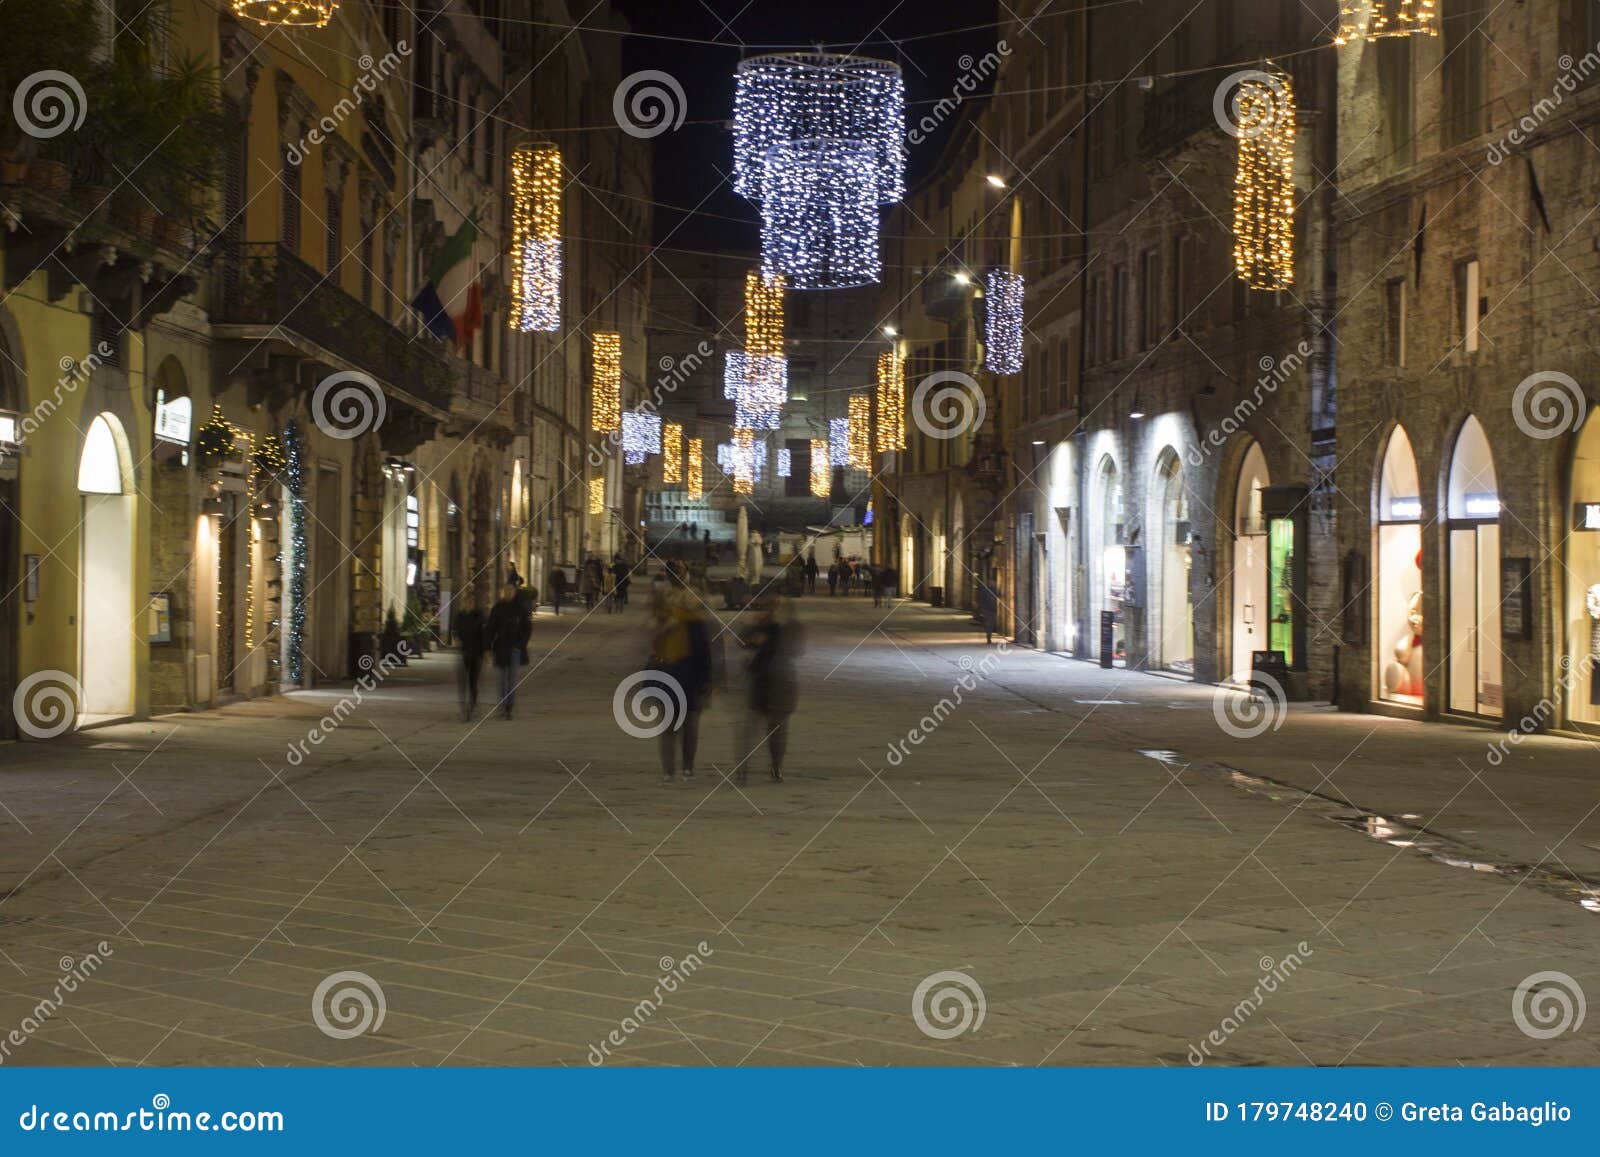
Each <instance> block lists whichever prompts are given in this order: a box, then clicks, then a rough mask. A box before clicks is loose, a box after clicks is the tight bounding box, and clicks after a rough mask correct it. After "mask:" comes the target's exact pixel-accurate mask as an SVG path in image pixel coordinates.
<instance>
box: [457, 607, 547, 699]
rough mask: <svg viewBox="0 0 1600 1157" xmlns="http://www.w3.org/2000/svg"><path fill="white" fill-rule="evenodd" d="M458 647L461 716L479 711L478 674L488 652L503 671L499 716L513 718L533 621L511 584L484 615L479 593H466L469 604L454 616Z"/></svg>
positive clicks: (496, 667)
mask: <svg viewBox="0 0 1600 1157" xmlns="http://www.w3.org/2000/svg"><path fill="white" fill-rule="evenodd" d="M455 635H456V646H457V647H459V648H460V649H461V718H462V719H463V720H467V719H471V718H472V716H473V715H474V713H476V712H477V710H478V673H479V672H480V671H481V670H482V669H483V656H484V654H485V653H489V654H492V655H493V656H494V666H495V670H496V671H498V672H499V673H500V699H499V708H500V717H501V718H502V719H510V718H511V709H512V707H513V706H514V705H515V704H516V699H517V669H518V668H519V667H521V666H522V665H523V664H525V663H527V661H528V640H529V639H530V638H531V637H532V636H533V620H532V619H531V618H529V617H528V610H527V607H526V606H524V604H523V600H522V598H521V596H520V594H519V592H518V590H517V587H516V586H515V585H513V584H512V583H507V584H506V585H505V586H503V587H501V588H500V601H499V602H497V603H495V605H494V606H493V607H491V608H490V610H489V613H488V614H487V615H485V614H484V613H483V612H482V611H480V610H479V609H478V597H477V595H468V596H467V605H466V609H464V610H463V611H462V612H461V613H460V614H458V615H456V617H455Z"/></svg>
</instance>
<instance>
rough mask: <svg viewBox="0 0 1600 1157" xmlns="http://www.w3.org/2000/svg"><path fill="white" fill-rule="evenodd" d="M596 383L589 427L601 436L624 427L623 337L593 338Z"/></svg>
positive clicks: (614, 334)
mask: <svg viewBox="0 0 1600 1157" xmlns="http://www.w3.org/2000/svg"><path fill="white" fill-rule="evenodd" d="M590 340H591V342H592V343H593V344H592V350H593V359H592V360H593V365H594V383H593V386H592V390H593V396H592V400H591V403H590V405H591V413H592V416H593V420H592V421H591V422H590V426H591V427H592V428H593V429H594V430H595V431H596V432H597V433H601V434H611V433H614V432H615V431H616V429H617V427H618V426H620V425H621V424H622V335H621V334H620V333H597V334H595V335H594V336H593V337H592V338H591V339H590Z"/></svg>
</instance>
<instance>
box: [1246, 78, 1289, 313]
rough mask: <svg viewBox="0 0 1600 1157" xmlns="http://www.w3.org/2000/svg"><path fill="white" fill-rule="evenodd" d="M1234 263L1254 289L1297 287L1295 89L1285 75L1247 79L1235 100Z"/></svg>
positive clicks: (1247, 283)
mask: <svg viewBox="0 0 1600 1157" xmlns="http://www.w3.org/2000/svg"><path fill="white" fill-rule="evenodd" d="M1233 107H1234V112H1235V114H1236V116H1237V119H1238V135H1239V160H1238V169H1237V170H1236V171H1235V173H1234V182H1233V264H1234V269H1235V270H1236V271H1237V272H1238V274H1239V277H1240V279H1241V280H1243V281H1244V283H1245V284H1246V285H1248V286H1249V287H1250V288H1251V289H1284V288H1287V287H1288V286H1289V285H1292V284H1293V283H1294V117H1295V109H1294V88H1293V86H1292V84H1291V83H1290V81H1289V77H1288V75H1287V74H1286V73H1282V72H1273V73H1269V74H1264V75H1262V76H1261V77H1259V78H1254V77H1252V78H1247V79H1245V80H1244V81H1242V82H1241V83H1240V85H1239V88H1238V91H1237V94H1236V95H1235V97H1234V102H1233Z"/></svg>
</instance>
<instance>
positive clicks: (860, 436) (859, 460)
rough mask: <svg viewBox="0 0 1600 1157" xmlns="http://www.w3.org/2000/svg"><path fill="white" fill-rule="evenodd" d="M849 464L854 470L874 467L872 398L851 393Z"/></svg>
mask: <svg viewBox="0 0 1600 1157" xmlns="http://www.w3.org/2000/svg"><path fill="white" fill-rule="evenodd" d="M849 422H850V427H849V429H850V434H849V441H848V446H849V451H848V455H847V457H848V465H849V467H850V469H852V470H871V469H872V399H871V398H870V397H868V396H867V395H866V394H851V395H850V419H849Z"/></svg>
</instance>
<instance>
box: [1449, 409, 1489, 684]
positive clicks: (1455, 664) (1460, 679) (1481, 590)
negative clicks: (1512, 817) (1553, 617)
mask: <svg viewBox="0 0 1600 1157" xmlns="http://www.w3.org/2000/svg"><path fill="white" fill-rule="evenodd" d="M1446 515H1447V518H1448V528H1449V530H1448V533H1449V539H1448V562H1447V565H1448V570H1447V572H1446V573H1447V576H1448V578H1447V586H1446V593H1447V599H1446V606H1447V610H1446V615H1447V616H1448V619H1449V629H1450V635H1449V638H1450V651H1449V674H1448V682H1449V706H1450V710H1452V711H1460V712H1466V713H1469V714H1473V715H1499V714H1500V713H1501V708H1502V688H1501V664H1502V660H1501V654H1500V629H1501V622H1500V487H1499V483H1498V481H1497V480H1496V476H1495V469H1494V457H1493V455H1492V454H1491V453H1490V450H1489V440H1488V438H1487V437H1486V436H1485V435H1484V432H1483V426H1482V425H1481V424H1480V423H1479V422H1478V419H1476V418H1470V417H1469V418H1468V419H1467V420H1466V422H1465V424H1463V425H1462V427H1461V433H1460V435H1459V436H1458V437H1457V438H1456V445H1455V452H1454V453H1453V454H1452V455H1451V457H1450V480H1449V486H1448V493H1447V500H1446Z"/></svg>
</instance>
